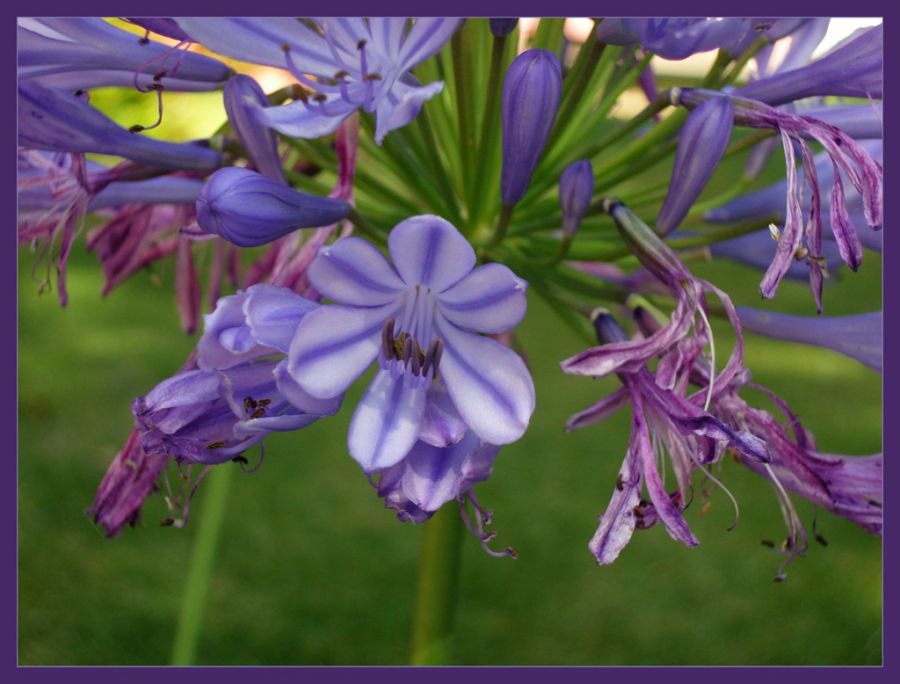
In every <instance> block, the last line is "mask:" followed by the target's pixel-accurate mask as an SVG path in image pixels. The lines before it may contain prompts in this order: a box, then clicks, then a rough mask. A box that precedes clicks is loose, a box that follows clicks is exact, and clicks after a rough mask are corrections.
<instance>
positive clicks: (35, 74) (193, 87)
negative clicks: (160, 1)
mask: <svg viewBox="0 0 900 684" xmlns="http://www.w3.org/2000/svg"><path fill="white" fill-rule="evenodd" d="M149 21H153V22H157V23H153V24H146V22H145V23H144V24H142V25H146V26H147V27H148V28H149V27H150V26H153V28H154V30H156V29H161V27H160V26H159V24H158V22H159V21H163V20H158V19H157V20H149ZM174 28H175V29H177V26H175V27H174ZM157 32H159V31H158V30H157ZM166 35H168V36H170V37H173V36H172V31H171V28H170V29H169V30H168V31H167V33H166ZM182 35H183V34H182ZM16 37H17V39H18V40H17V55H18V76H19V79H38V80H40V81H41V82H42V83H43V84H44V85H49V86H54V87H57V88H65V89H67V90H73V91H74V90H78V89H85V88H97V87H101V86H134V87H136V88H138V89H140V90H142V91H148V90H156V89H159V88H163V89H165V90H189V91H201V90H215V89H217V88H220V87H221V86H222V83H224V82H225V80H226V79H227V78H228V76H229V74H230V73H232V72H231V69H229V68H228V67H227V66H226V65H224V64H222V63H221V62H219V61H218V60H216V59H212V58H211V57H207V56H205V55H199V54H197V53H193V52H185V51H184V50H180V49H179V48H181V47H183V44H181V45H179V46H176V47H174V48H173V47H169V46H167V45H163V44H162V43H157V42H154V41H150V40H148V39H147V38H142V37H141V36H137V35H135V34H133V33H129V32H128V31H123V30H122V29H119V28H116V27H115V26H113V25H112V24H110V23H109V22H106V21H104V20H103V19H99V18H89V17H33V18H31V17H20V18H19V19H18V25H17V28H16ZM186 38H187V36H184V37H179V38H177V40H180V41H183V42H184V44H186V43H188V42H189V40H186Z"/></svg>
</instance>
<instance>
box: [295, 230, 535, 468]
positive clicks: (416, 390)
mask: <svg viewBox="0 0 900 684" xmlns="http://www.w3.org/2000/svg"><path fill="white" fill-rule="evenodd" d="M388 249H389V251H390V254H391V258H392V260H393V263H394V266H393V267H392V266H391V264H390V263H389V262H388V261H387V260H386V259H385V258H384V257H383V256H382V255H381V253H380V252H379V251H378V250H377V249H376V248H375V247H373V246H372V245H371V244H370V243H368V242H366V241H364V240H361V239H359V238H353V237H351V238H344V239H342V240H340V241H338V242H337V243H335V244H334V245H332V246H329V247H323V248H321V249H320V250H319V254H318V256H317V257H316V260H315V261H314V262H313V263H312V265H311V266H310V269H309V279H310V282H311V283H312V285H313V286H314V287H315V289H316V290H317V291H318V292H320V293H321V294H322V296H324V297H328V298H330V299H333V300H335V301H336V302H338V303H339V305H331V306H323V307H320V308H319V309H317V310H316V311H313V312H311V313H310V314H309V315H308V316H306V317H305V318H304V320H303V321H302V322H301V323H300V325H299V327H298V328H297V333H296V335H295V336H294V339H293V342H292V343H291V348H290V355H289V364H290V365H289V369H290V373H291V374H292V376H293V377H294V379H295V380H296V382H297V384H298V385H299V386H300V387H302V388H303V389H304V390H305V391H307V392H308V393H309V394H311V395H313V396H315V397H320V398H322V399H327V398H330V397H336V396H339V395H341V394H342V393H343V392H344V391H345V390H346V389H347V387H348V386H349V385H350V384H351V383H352V382H353V381H354V380H355V379H356V378H357V377H359V375H361V374H362V373H363V372H364V371H365V370H366V368H367V367H368V366H369V365H370V364H371V363H372V362H373V361H374V360H375V359H376V358H377V359H378V362H379V365H380V370H379V371H378V372H377V374H376V375H375V378H374V379H373V380H372V383H371V384H370V386H369V388H368V390H367V391H366V393H365V395H364V396H363V398H362V400H361V401H360V403H359V405H358V406H357V408H356V411H355V413H354V415H353V420H352V422H351V424H350V434H349V437H348V442H349V447H350V454H351V455H352V456H353V458H355V459H356V460H357V461H358V462H359V464H360V465H361V466H362V468H363V470H365V471H366V472H368V473H371V472H373V471H376V470H383V469H385V468H389V467H390V466H392V465H394V464H396V463H399V462H400V461H401V460H403V459H404V458H405V457H406V455H407V454H408V453H409V452H410V450H411V449H412V448H413V446H414V445H415V443H416V441H417V440H418V439H420V438H422V437H421V436H422V434H423V433H427V432H428V430H429V429H430V428H431V427H432V423H433V420H434V419H435V417H439V416H440V414H441V413H442V412H441V411H439V410H434V409H435V408H436V407H434V406H431V407H429V404H430V403H432V402H430V401H429V396H430V395H432V394H433V391H430V388H431V387H432V386H433V384H434V382H435V381H436V380H437V379H438V378H440V379H441V380H442V381H443V383H444V385H445V386H446V389H447V392H448V394H449V398H450V400H451V403H452V407H453V410H454V412H455V413H457V414H458V416H459V417H460V419H461V421H460V424H464V425H466V426H468V428H469V429H470V430H471V431H472V432H473V433H474V434H475V435H477V437H478V438H479V439H480V440H482V441H483V442H486V443H488V444H494V445H498V444H507V443H509V442H513V441H515V440H517V439H518V438H519V437H521V436H522V434H523V432H524V431H525V428H526V426H527V425H528V421H529V419H530V418H531V413H532V411H533V410H534V387H533V385H532V382H531V376H530V375H529V373H528V370H527V369H526V368H525V364H524V363H523V361H522V359H521V358H520V357H519V356H518V354H516V353H515V352H513V351H511V350H509V349H507V348H506V347H504V346H503V345H501V344H500V343H498V342H496V341H494V340H492V339H489V338H487V337H483V336H481V335H478V334H475V333H478V332H482V333H494V334H496V333H500V332H503V331H506V330H509V329H510V328H513V327H514V326H516V325H517V324H518V323H519V321H520V320H521V319H522V316H523V315H524V314H525V286H526V284H525V282H524V281H523V280H521V279H519V278H517V277H516V276H515V275H514V274H513V273H512V271H510V270H509V269H508V268H507V267H506V266H502V265H501V264H487V265H484V266H481V267H479V268H476V269H474V270H473V267H474V266H475V260H476V259H475V252H474V250H473V249H472V247H471V245H470V244H469V243H468V241H467V240H466V239H465V238H464V237H463V236H462V235H461V234H460V233H459V232H458V231H457V230H456V228H454V227H453V226H452V225H450V224H449V223H448V222H446V221H444V220H443V219H441V218H438V217H436V216H417V217H413V218H410V219H407V220H405V221H403V222H401V223H399V224H398V225H397V226H396V227H395V228H394V229H393V231H391V234H390V236H389V237H388ZM395 269H396V270H395ZM461 436H462V435H461V434H460V435H459V437H461Z"/></svg>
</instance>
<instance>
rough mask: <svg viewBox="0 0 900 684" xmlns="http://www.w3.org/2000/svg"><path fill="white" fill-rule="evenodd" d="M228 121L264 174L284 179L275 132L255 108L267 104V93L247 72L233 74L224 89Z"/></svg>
mask: <svg viewBox="0 0 900 684" xmlns="http://www.w3.org/2000/svg"><path fill="white" fill-rule="evenodd" d="M223 98H224V100H225V111H226V112H227V113H228V121H229V122H230V123H231V128H232V130H233V131H234V134H235V135H236V136H237V138H238V140H240V141H241V145H243V146H244V149H245V150H247V154H249V155H250V159H252V160H253V164H254V165H255V166H256V168H257V169H258V170H259V172H260V173H262V174H263V175H265V176H268V177H269V178H271V179H272V180H277V181H281V182H284V173H283V172H282V170H281V160H280V159H279V157H278V143H277V142H276V139H275V132H274V131H273V130H272V129H271V128H267V127H265V126H263V125H262V124H260V123H259V121H258V119H257V117H256V112H257V111H258V110H259V109H261V108H264V107H267V106H268V104H269V101H268V99H267V98H266V94H265V93H264V92H263V90H262V88H260V87H259V84H257V82H256V81H254V80H253V79H252V78H250V77H249V76H244V75H243V74H238V75H237V76H232V77H231V78H230V79H229V80H228V83H226V84H225V90H224V93H223Z"/></svg>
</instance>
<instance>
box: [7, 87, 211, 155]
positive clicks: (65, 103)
mask: <svg viewBox="0 0 900 684" xmlns="http://www.w3.org/2000/svg"><path fill="white" fill-rule="evenodd" d="M18 124H19V145H21V146H23V147H31V148H34V149H38V150H52V151H54V152H82V153H85V152H94V153H97V154H112V155H116V156H119V157H125V158H126V159H130V160H132V161H136V162H140V163H141V164H147V165H148V166H155V167H160V168H166V169H189V170H194V171H209V170H211V169H214V168H215V167H216V166H218V165H219V162H220V160H221V158H220V157H219V155H218V153H216V152H214V151H213V150H211V149H209V148H207V147H202V146H201V145H195V144H191V143H183V144H176V143H170V142H165V141H162V140H154V139H153V138H148V137H145V136H142V135H138V134H135V133H129V132H128V131H126V130H125V129H124V128H122V127H121V126H119V125H118V124H116V123H115V122H114V121H112V120H111V119H109V118H107V117H106V116H104V115H103V114H101V113H100V112H99V111H98V110H96V109H94V108H93V107H91V106H90V105H89V104H88V103H87V102H85V101H84V100H82V99H81V98H79V97H76V96H74V95H70V94H69V93H65V92H62V91H59V90H55V89H53V88H48V87H47V86H44V85H42V84H40V83H38V82H36V81H34V80H27V81H20V82H19V117H18Z"/></svg>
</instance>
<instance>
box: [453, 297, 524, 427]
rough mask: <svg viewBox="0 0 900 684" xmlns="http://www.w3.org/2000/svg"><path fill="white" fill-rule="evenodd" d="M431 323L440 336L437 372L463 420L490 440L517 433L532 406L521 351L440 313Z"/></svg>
mask: <svg viewBox="0 0 900 684" xmlns="http://www.w3.org/2000/svg"><path fill="white" fill-rule="evenodd" d="M435 325H436V328H437V330H438V336H439V337H441V338H442V339H443V341H444V353H443V356H442V357H441V362H440V366H439V371H438V372H439V374H440V375H441V377H443V378H444V382H445V383H446V385H447V391H448V392H449V393H450V398H451V399H453V403H454V404H455V405H456V408H457V410H458V411H459V414H460V415H461V416H462V418H463V420H464V421H465V422H466V425H468V426H469V427H470V428H471V429H472V430H473V431H474V432H475V433H476V434H477V435H478V436H479V437H480V438H481V439H482V441H485V442H487V443H489V444H509V443H510V442H514V441H516V440H517V439H519V437H521V436H522V434H523V433H524V432H525V428H527V427H528V421H529V420H530V419H531V414H532V413H533V412H534V384H533V383H532V380H531V375H530V374H529V373H528V369H527V368H526V367H525V362H524V361H523V360H522V357H520V356H519V355H518V354H516V353H515V352H514V351H512V350H511V349H508V348H507V347H504V346H503V345H502V344H500V343H499V342H496V341H494V340H492V339H490V338H487V337H481V336H479V335H474V334H472V333H467V332H464V331H462V330H460V329H459V328H457V327H456V326H454V325H453V324H452V323H450V322H448V321H447V320H446V319H444V318H443V316H440V315H438V316H436V320H435Z"/></svg>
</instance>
